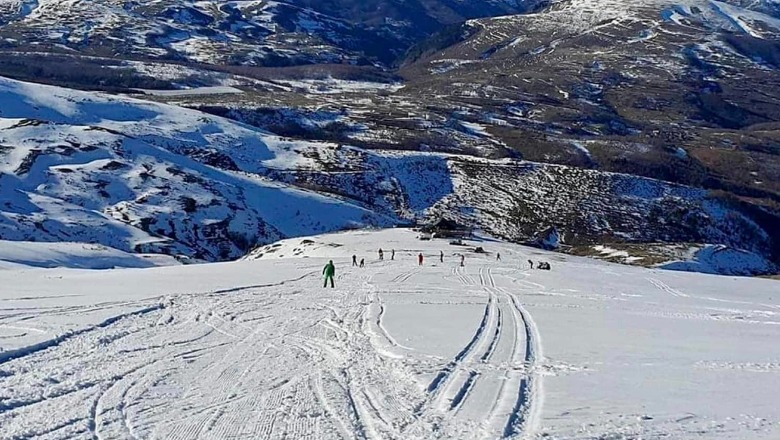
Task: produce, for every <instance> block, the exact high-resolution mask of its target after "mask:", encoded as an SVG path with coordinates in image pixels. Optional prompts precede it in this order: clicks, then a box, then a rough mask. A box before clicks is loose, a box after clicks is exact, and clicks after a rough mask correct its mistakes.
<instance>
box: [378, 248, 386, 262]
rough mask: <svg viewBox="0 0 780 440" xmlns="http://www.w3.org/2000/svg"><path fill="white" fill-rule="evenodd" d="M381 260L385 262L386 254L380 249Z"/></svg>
mask: <svg viewBox="0 0 780 440" xmlns="http://www.w3.org/2000/svg"><path fill="white" fill-rule="evenodd" d="M379 259H380V260H384V259H385V253H384V252H382V248H379Z"/></svg>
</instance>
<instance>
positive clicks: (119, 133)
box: [0, 80, 391, 260]
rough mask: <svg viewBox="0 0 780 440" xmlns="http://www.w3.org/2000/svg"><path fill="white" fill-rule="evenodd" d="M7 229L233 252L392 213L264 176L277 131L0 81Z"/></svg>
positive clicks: (13, 233) (182, 250)
mask: <svg viewBox="0 0 780 440" xmlns="http://www.w3.org/2000/svg"><path fill="white" fill-rule="evenodd" d="M0 99H2V101H3V102H4V103H6V104H4V106H3V107H2V109H0V118H2V119H1V120H0V152H1V153H2V154H0V172H2V174H1V175H0V182H2V183H1V184H0V192H1V193H2V200H3V202H2V207H1V208H0V212H2V216H0V231H2V232H0V235H1V236H2V237H3V238H4V239H7V240H35V241H81V242H93V243H101V244H104V245H106V246H110V247H114V248H117V249H120V250H124V251H130V252H157V253H161V252H162V253H170V254H181V255H187V256H190V257H193V258H196V259H207V260H218V259H227V258H236V257H239V256H241V255H243V254H244V253H245V252H246V251H247V250H249V249H250V248H251V247H252V246H254V245H255V244H256V243H258V242H269V241H274V240H277V239H279V238H282V237H287V236H291V235H304V234H308V233H311V232H314V231H322V232H324V231H330V230H334V229H340V228H345V227H356V226H363V225H367V224H371V225H383V224H390V223H391V219H390V218H388V217H385V216H382V215H379V214H376V213H374V212H373V211H371V210H370V209H367V208H364V207H362V206H358V205H356V204H354V203H349V202H347V201H344V200H342V199H338V198H333V197H328V196H324V195H322V194H320V193H315V192H312V191H305V190H302V189H300V188H293V187H290V186H288V185H283V184H279V183H277V182H273V181H270V180H269V179H265V178H263V177H262V176H261V175H259V174H258V173H259V172H260V171H261V170H263V169H264V168H265V165H264V162H266V161H267V162H269V163H272V164H274V165H278V166H281V165H283V166H285V167H290V168H294V167H295V166H296V165H297V164H298V163H300V164H302V165H303V164H305V162H306V159H305V158H304V157H303V156H302V155H298V154H296V153H293V152H292V151H291V150H293V149H297V148H300V149H301V150H306V149H307V148H312V147H316V148H318V147H320V146H319V145H310V144H307V143H296V142H292V141H287V140H284V139H280V138H278V137H275V136H272V135H270V134H268V133H264V132H262V131H259V130H257V129H253V128H248V127H245V126H241V125H239V124H236V123H234V122H231V121H227V120H225V119H222V118H217V117H211V116H207V115H204V114H201V113H199V112H195V111H192V110H185V109H181V108H177V107H171V106H165V105H158V104H152V103H146V102H142V101H135V100H131V99H127V98H120V97H109V96H104V95H95V94H88V93H83V92H75V91H68V90H64V89H58V88H52V87H46V86H37V85H30V84H24V83H18V82H13V81H8V80H1V81H0Z"/></svg>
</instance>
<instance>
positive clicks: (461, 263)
mask: <svg viewBox="0 0 780 440" xmlns="http://www.w3.org/2000/svg"><path fill="white" fill-rule="evenodd" d="M465 265H466V256H465V255H463V254H460V267H463V266H465Z"/></svg>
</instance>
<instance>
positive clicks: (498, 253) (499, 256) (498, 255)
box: [496, 252, 501, 261]
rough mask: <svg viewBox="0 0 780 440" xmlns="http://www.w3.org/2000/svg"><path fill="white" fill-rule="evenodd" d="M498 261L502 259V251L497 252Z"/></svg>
mask: <svg viewBox="0 0 780 440" xmlns="http://www.w3.org/2000/svg"><path fill="white" fill-rule="evenodd" d="M496 261H501V253H500V252H497V253H496Z"/></svg>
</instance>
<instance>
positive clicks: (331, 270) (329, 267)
mask: <svg viewBox="0 0 780 440" xmlns="http://www.w3.org/2000/svg"><path fill="white" fill-rule="evenodd" d="M322 274H323V275H325V284H324V285H323V286H322V287H328V280H330V287H331V288H334V287H335V286H334V285H333V276H334V275H336V266H334V265H333V260H330V261H328V264H326V265H325V267H324V268H323V269H322Z"/></svg>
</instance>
